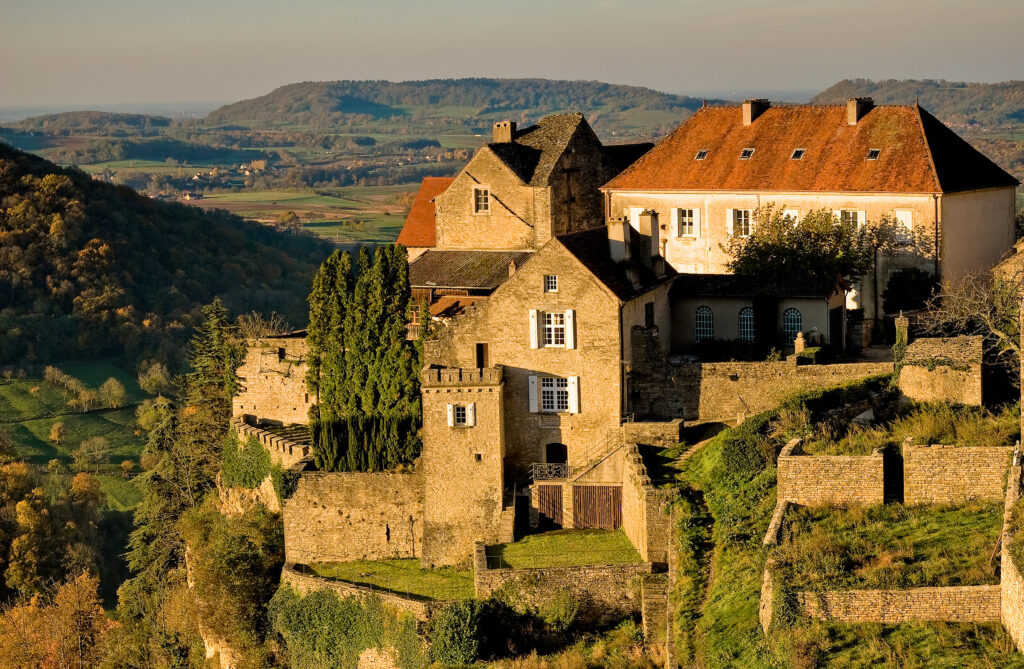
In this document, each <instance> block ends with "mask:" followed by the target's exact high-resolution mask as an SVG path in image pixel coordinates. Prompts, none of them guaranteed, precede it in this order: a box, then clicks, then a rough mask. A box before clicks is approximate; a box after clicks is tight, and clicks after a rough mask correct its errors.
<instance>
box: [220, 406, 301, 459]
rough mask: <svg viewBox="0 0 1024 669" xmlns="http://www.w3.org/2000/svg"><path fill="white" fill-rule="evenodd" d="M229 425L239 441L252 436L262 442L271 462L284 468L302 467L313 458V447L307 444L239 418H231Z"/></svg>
mask: <svg viewBox="0 0 1024 669" xmlns="http://www.w3.org/2000/svg"><path fill="white" fill-rule="evenodd" d="M231 427H232V428H234V430H235V431H236V432H237V433H238V439H239V440H240V441H243V442H244V441H245V440H247V439H248V438H249V437H252V438H254V439H255V440H256V441H258V442H259V443H260V444H262V445H263V447H264V448H266V449H267V451H268V452H269V453H270V460H271V462H273V463H274V464H275V465H280V466H281V467H283V468H284V469H302V468H303V466H304V465H305V464H306V463H307V462H309V461H310V460H312V458H313V449H312V447H310V445H309V444H300V443H299V442H297V441H292V440H291V439H286V438H285V437H282V436H280V435H277V434H274V433H273V432H269V431H267V430H264V429H263V428H259V427H253V426H252V425H247V424H246V423H243V422H242V419H241V418H232V419H231Z"/></svg>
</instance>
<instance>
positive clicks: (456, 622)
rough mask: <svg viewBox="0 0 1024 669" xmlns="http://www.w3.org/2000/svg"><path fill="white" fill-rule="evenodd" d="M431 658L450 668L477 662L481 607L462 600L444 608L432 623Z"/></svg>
mask: <svg viewBox="0 0 1024 669" xmlns="http://www.w3.org/2000/svg"><path fill="white" fill-rule="evenodd" d="M430 642H431V647H430V655H431V658H432V659H433V660H434V661H436V662H440V663H441V664H443V665H446V666H455V667H458V666H462V665H464V664H469V663H470V662H474V661H475V660H476V659H477V658H478V657H479V654H480V607H479V606H478V604H477V603H476V602H473V601H461V602H455V603H454V604H450V605H448V606H446V607H445V608H443V609H441V611H439V612H438V614H437V615H436V616H434V618H433V619H432V620H431V621H430Z"/></svg>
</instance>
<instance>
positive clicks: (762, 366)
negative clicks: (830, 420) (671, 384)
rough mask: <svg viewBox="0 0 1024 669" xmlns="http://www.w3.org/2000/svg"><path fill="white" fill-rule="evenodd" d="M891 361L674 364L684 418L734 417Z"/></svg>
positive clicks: (881, 369)
mask: <svg viewBox="0 0 1024 669" xmlns="http://www.w3.org/2000/svg"><path fill="white" fill-rule="evenodd" d="M892 371H893V365H892V363H891V362H857V363H847V364H836V365H804V366H794V365H793V364H792V363H790V362H714V363H712V362H702V363H685V364H681V365H677V366H676V379H677V385H678V387H679V389H680V392H681V393H682V398H683V417H684V418H686V419H687V420H695V419H700V420H713V419H728V420H735V419H736V418H737V417H738V416H740V415H743V416H747V415H750V414H755V413H760V412H761V411H767V410H768V409H771V408H774V407H776V406H778V404H779V402H781V401H782V400H783V399H785V398H786V397H787V396H789V395H791V394H793V393H795V392H797V391H801V390H812V389H816V388H827V387H830V386H834V385H838V384H840V383H845V382H847V381H854V380H857V379H862V378H864V377H867V376H874V375H877V374H891V373H892Z"/></svg>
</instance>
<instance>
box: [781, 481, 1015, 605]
mask: <svg viewBox="0 0 1024 669" xmlns="http://www.w3.org/2000/svg"><path fill="white" fill-rule="evenodd" d="M1002 522H1003V503H1002V502H1001V501H992V502H972V503H968V504H965V505H962V506H932V505H928V506H913V507H907V506H903V505H902V504H889V505H877V506H869V507H853V508H849V509H838V508H834V507H819V508H807V507H801V508H797V509H792V510H790V512H789V513H787V514H786V522H785V525H784V528H783V537H782V541H781V542H780V544H779V546H778V547H777V548H776V549H775V550H774V551H773V556H774V557H776V558H777V559H779V560H780V562H781V567H782V569H783V570H784V571H783V572H782V573H783V574H784V578H785V579H786V582H787V583H788V585H789V587H791V588H793V589H794V590H851V589H883V590H892V589H901V590H902V589H906V588H920V587H932V586H958V585H991V584H997V583H999V578H998V576H997V574H996V568H997V565H998V560H993V561H992V562H991V563H990V562H989V557H990V556H991V555H992V549H993V547H994V546H995V543H996V540H997V539H998V537H999V533H1000V531H1001V530H1002Z"/></svg>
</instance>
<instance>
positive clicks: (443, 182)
mask: <svg viewBox="0 0 1024 669" xmlns="http://www.w3.org/2000/svg"><path fill="white" fill-rule="evenodd" d="M453 181H455V179H452V178H450V177H424V178H423V183H421V184H420V189H419V191H417V193H416V198H415V199H414V200H413V202H412V206H411V207H409V214H408V216H406V217H405V224H404V225H402V231H401V232H400V233H399V235H398V243H399V244H401V245H403V246H404V247H405V249H406V252H407V253H408V254H409V262H412V261H413V260H415V259H416V258H419V257H420V256H421V255H423V254H424V253H425V252H426V251H427V250H428V249H432V248H434V247H435V246H436V245H437V235H436V233H435V231H434V198H436V197H437V196H438V195H440V194H441V193H443V192H444V191H445V189H447V188H448V186H451V185H452V182H453Z"/></svg>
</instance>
